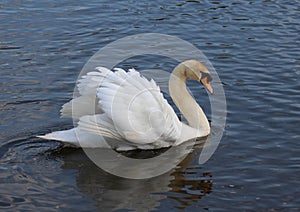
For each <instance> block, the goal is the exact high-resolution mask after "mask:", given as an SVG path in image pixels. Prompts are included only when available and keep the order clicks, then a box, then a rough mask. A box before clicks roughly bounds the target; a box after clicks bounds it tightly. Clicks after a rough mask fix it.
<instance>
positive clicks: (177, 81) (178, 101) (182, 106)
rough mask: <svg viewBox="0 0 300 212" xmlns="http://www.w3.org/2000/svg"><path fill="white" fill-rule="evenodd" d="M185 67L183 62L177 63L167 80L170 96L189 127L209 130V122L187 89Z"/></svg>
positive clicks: (204, 130) (203, 130)
mask: <svg viewBox="0 0 300 212" xmlns="http://www.w3.org/2000/svg"><path fill="white" fill-rule="evenodd" d="M185 69H186V67H185V66H184V65H183V64H179V65H178V66H177V67H176V68H175V69H174V70H173V72H172V74H171V76H170V80H169V92H170V96H171V98H172V100H173V102H174V103H175V105H176V106H177V108H178V109H179V110H180V112H181V113H182V114H183V116H184V117H185V118H186V120H187V121H188V123H189V125H190V126H191V127H193V128H195V129H199V130H201V131H202V132H209V131H210V127H209V123H208V120H207V118H206V116H205V114H204V112H203V110H202V109H201V107H200V106H199V105H198V104H197V102H196V101H195V99H194V98H193V97H192V96H191V95H190V93H189V92H188V90H187V87H186V81H187V76H186V72H185Z"/></svg>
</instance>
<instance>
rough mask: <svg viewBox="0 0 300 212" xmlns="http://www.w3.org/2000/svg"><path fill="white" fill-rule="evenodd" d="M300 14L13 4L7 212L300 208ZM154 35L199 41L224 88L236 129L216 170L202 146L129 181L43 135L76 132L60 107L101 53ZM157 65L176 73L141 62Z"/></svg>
mask: <svg viewBox="0 0 300 212" xmlns="http://www.w3.org/2000/svg"><path fill="white" fill-rule="evenodd" d="M299 10H300V5H299V2H298V1H296V0H292V1H280V0H268V1H267V0H265V1H233V0H230V1H226V2H225V1H222V2H221V1H189V0H188V1H169V2H166V1H134V0H131V1H118V2H117V1H116V2H114V3H111V2H110V1H92V0H90V1H89V0H86V1H66V0H63V1H47V0H46V1H5V0H4V1H1V3H0V20H1V21H0V55H1V57H0V111H1V112H0V126H1V130H0V142H1V143H0V209H3V210H4V211H26V210H34V211H57V210H59V211H70V210H76V211H112V210H120V211H182V210H185V211H205V210H208V211H298V210H300V201H299V196H300V192H299V177H300V165H299V162H300V158H299V153H300V152H299V141H300V134H299V127H300V92H299V90H300V83H299V80H300V79H299V78H300V77H299V76H300V61H299V58H300V53H299V52H300V42H299V41H300V37H299V31H300V24H299V23H300V16H299ZM145 32H151V33H152V32H155V33H166V34H169V35H173V36H177V37H179V38H181V39H184V40H186V41H188V42H190V43H192V44H194V45H195V46H196V47H198V48H199V49H200V50H202V51H203V53H204V54H205V55H206V56H207V57H208V58H209V60H210V61H211V62H212V64H213V65H214V67H215V69H216V71H217V72H218V74H219V76H220V78H221V80H222V82H223V84H224V89H225V93H226V99H227V106H228V111H227V112H228V116H227V124H226V130H225V132H224V136H223V138H222V140H221V143H220V145H219V147H218V149H217V151H216V152H215V154H214V155H213V157H212V158H211V159H210V160H209V161H208V162H207V163H205V164H204V165H199V164H198V156H199V150H197V149H195V151H194V153H193V154H191V155H189V156H188V157H187V158H186V160H185V161H183V162H182V163H181V164H180V165H179V166H178V167H177V168H176V169H174V170H172V171H171V172H170V173H166V174H165V175H162V176H159V177H156V178H153V179H148V180H128V179H127V180H126V179H122V178H118V177H115V176H112V175H110V174H108V173H106V172H104V171H102V170H101V169H99V168H98V167H97V166H95V165H94V164H93V163H92V162H91V161H89V160H88V158H87V157H86V156H85V154H84V153H83V152H82V151H81V150H79V149H66V148H61V147H60V145H59V144H58V143H56V142H54V141H44V140H40V139H37V138H35V137H34V136H35V135H39V134H43V133H47V132H50V131H54V130H62V129H68V128H71V127H72V121H70V120H65V119H60V118H59V110H60V107H61V105H62V104H64V103H65V102H67V101H68V100H69V99H71V98H72V92H73V88H74V85H75V84H74V83H75V81H76V79H77V76H78V74H79V72H80V70H81V68H82V67H83V65H84V64H85V63H86V62H87V61H88V59H89V58H90V57H91V56H92V55H93V54H94V53H96V52H97V50H99V49H100V48H102V47H104V46H105V45H107V44H109V43H110V42H112V41H115V40H117V39H119V38H123V37H124V36H127V35H134V34H138V33H145ZM182 54H184V52H182ZM145 64H147V68H154V67H155V68H157V67H159V68H162V67H164V65H165V64H164V62H163V60H162V61H159V60H158V59H155V60H154V59H151V57H150V58H149V59H148V60H147V62H143V61H137V64H132V65H133V66H134V67H136V68H137V69H139V67H143V68H144V66H145ZM171 67H172V66H171V65H170V68H171ZM199 99H201V98H200V97H199ZM199 101H200V103H201V100H199ZM203 106H204V110H205V111H209V109H208V108H207V107H208V104H206V105H205V104H204V105H203Z"/></svg>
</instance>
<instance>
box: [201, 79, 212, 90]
mask: <svg viewBox="0 0 300 212" xmlns="http://www.w3.org/2000/svg"><path fill="white" fill-rule="evenodd" d="M201 82H202V84H203V85H204V87H205V88H206V89H207V90H208V91H209V93H210V94H213V93H214V89H213V88H212V87H211V85H210V82H208V80H207V77H204V78H203V79H201Z"/></svg>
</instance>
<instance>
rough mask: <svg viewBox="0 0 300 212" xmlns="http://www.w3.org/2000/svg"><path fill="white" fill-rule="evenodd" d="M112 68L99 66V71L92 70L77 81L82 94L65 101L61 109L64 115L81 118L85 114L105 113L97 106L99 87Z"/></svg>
mask: <svg viewBox="0 0 300 212" xmlns="http://www.w3.org/2000/svg"><path fill="white" fill-rule="evenodd" d="M109 72H110V70H109V69H107V68H104V67H102V68H99V69H98V71H92V72H89V73H87V74H86V75H84V76H82V77H81V78H80V79H79V80H78V82H77V85H76V86H77V89H78V91H79V94H80V96H79V97H76V98H74V99H72V100H71V101H69V102H67V103H65V104H64V105H63V106H62V109H61V110H60V113H61V116H62V117H69V118H75V119H79V118H80V117H82V116H85V115H93V114H97V113H103V111H102V110H101V108H99V107H97V98H96V96H97V95H96V94H97V88H98V87H99V84H100V83H101V82H102V81H103V80H105V76H106V74H107V73H109Z"/></svg>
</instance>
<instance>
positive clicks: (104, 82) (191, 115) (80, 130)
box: [38, 60, 213, 151]
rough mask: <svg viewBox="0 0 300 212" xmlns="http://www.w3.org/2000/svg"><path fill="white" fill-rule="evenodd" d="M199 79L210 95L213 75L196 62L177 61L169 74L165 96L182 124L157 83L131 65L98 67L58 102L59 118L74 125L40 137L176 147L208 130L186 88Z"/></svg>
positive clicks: (82, 143)
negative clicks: (71, 95)
mask: <svg viewBox="0 0 300 212" xmlns="http://www.w3.org/2000/svg"><path fill="white" fill-rule="evenodd" d="M188 79H193V80H196V81H199V82H201V83H202V84H203V85H204V86H205V88H206V89H207V90H208V91H209V93H211V94H212V93H213V88H212V87H211V85H210V82H211V81H212V77H211V75H210V72H209V71H208V69H207V68H206V66H205V65H203V64H202V63H201V62H199V61H196V60H186V61H184V62H181V63H180V64H178V65H177V66H176V67H175V68H174V70H173V72H172V73H171V74H170V78H169V94H170V96H171V98H172V100H173V102H174V104H175V105H176V106H177V108H178V109H179V110H180V111H181V113H182V114H183V116H184V117H185V119H186V120H187V122H188V125H187V124H185V123H183V122H181V121H180V120H179V119H178V117H177V115H176V113H175V112H174V110H173V108H172V107H171V106H170V105H169V104H168V102H167V100H166V99H165V98H164V97H163V95H162V92H161V90H160V88H159V86H158V85H157V84H156V82H155V81H154V80H153V79H151V80H148V79H146V78H145V77H143V76H141V74H140V73H139V72H138V71H136V70H135V69H129V70H128V71H127V72H126V71H124V70H123V69H120V68H115V69H114V70H113V71H111V70H109V69H107V68H105V67H97V68H96V70H95V71H92V72H89V73H87V74H86V75H85V76H83V77H82V78H81V79H80V80H79V81H78V84H77V88H78V91H79V94H80V96H79V97H77V98H74V99H72V100H71V101H70V102H68V103H66V104H64V105H63V107H62V110H61V113H62V116H63V117H72V118H75V119H78V122H77V126H76V127H74V128H72V129H69V130H63V131H55V132H52V133H48V134H46V135H42V136H38V137H39V138H43V139H48V140H56V141H60V142H62V143H64V144H67V145H72V146H77V147H82V148H113V149H116V150H124V151H126V150H132V149H158V148H163V147H169V146H172V145H174V146H176V145H179V144H181V143H183V142H185V141H188V140H190V139H193V138H199V137H205V136H207V135H209V133H210V126H209V122H208V120H207V118H206V116H205V114H204V112H203V110H202V109H201V107H200V106H199V105H198V104H197V102H196V101H195V99H194V98H193V97H192V96H191V95H190V93H189V92H188V90H187V87H186V81H187V80H188Z"/></svg>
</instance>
